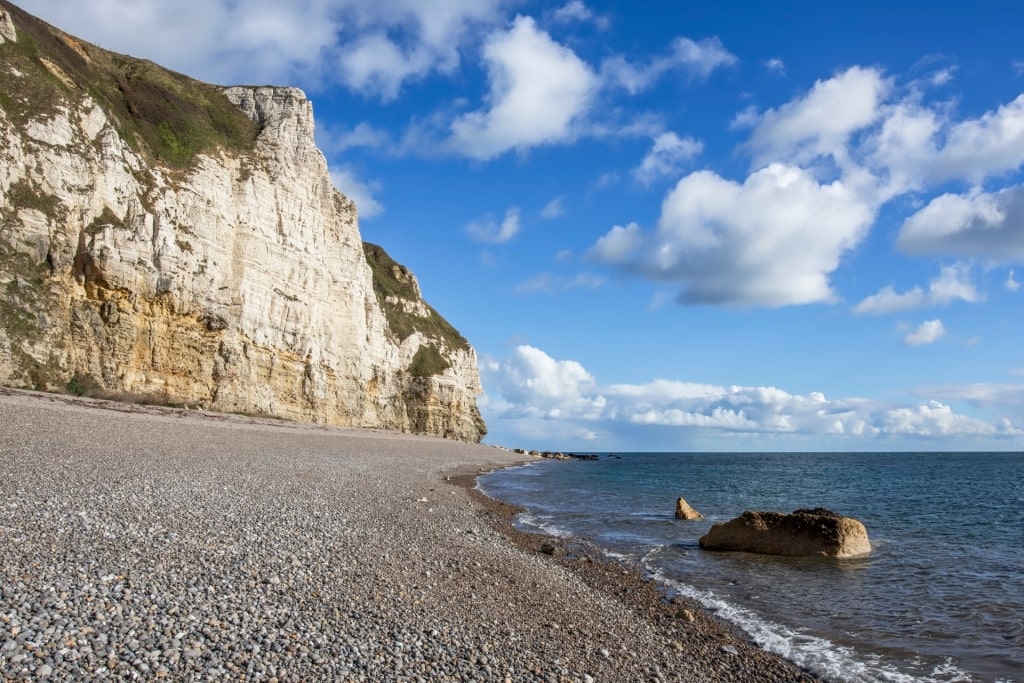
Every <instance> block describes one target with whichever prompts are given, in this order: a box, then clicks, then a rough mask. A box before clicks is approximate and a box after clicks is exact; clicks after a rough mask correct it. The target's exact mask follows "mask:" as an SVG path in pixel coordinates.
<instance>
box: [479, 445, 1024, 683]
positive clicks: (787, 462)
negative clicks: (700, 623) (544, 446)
mask: <svg viewBox="0 0 1024 683" xmlns="http://www.w3.org/2000/svg"><path fill="white" fill-rule="evenodd" d="M480 488H481V489H483V491H484V492H485V493H487V494H488V495H490V496H492V497H494V498H498V499H500V500H504V501H508V502H511V503H516V504H518V505H521V506H523V507H524V508H526V509H527V512H526V513H524V514H522V515H520V516H519V518H518V520H517V522H518V524H519V525H520V526H521V527H522V528H524V529H527V530H534V531H543V532H546V533H550V534H556V535H564V536H573V537H577V538H581V539H585V540H587V541H590V542H591V543H593V544H595V545H596V546H598V547H600V548H602V549H603V550H605V551H606V552H608V553H609V554H611V555H613V556H616V557H620V558H622V559H623V560H624V561H626V562H630V563H635V564H637V565H640V566H642V567H643V568H644V569H645V570H647V571H648V572H649V573H650V574H651V575H652V576H653V577H655V578H656V579H657V580H658V581H660V582H662V583H664V584H665V585H666V586H667V587H669V588H670V589H671V590H674V591H678V592H679V593H682V594H684V595H686V596H690V597H693V598H695V599H697V600H698V601H700V602H701V603H703V604H704V605H705V606H706V607H708V608H709V609H711V610H713V611H715V612H716V613H717V614H718V615H719V616H721V617H723V618H725V619H727V620H729V621H732V622H734V623H736V624H738V625H739V626H741V627H742V628H743V629H744V630H745V631H747V632H748V633H749V634H750V635H751V637H752V638H753V639H754V640H755V641H756V642H757V643H758V644H759V645H760V646H761V647H763V648H765V649H767V650H770V651H772V652H776V653H778V654H781V655H783V656H785V657H787V658H789V659H791V660H793V661H795V662H796V663H798V664H800V665H801V666H804V667H806V668H808V669H810V670H812V671H814V672H815V673H817V674H818V675H820V676H822V677H824V678H826V679H827V680H831V681H941V682H944V683H950V682H953V681H1001V682H1008V681H1014V682H1016V683H1024V453H743V454H729V453H631V454H622V455H621V456H617V457H611V456H607V455H602V456H601V458H600V460H598V461H596V462H584V461H557V460H544V461H539V462H536V463H532V464H530V465H527V466H524V467H516V468H510V469H505V470H499V471H497V472H493V473H491V474H489V475H487V476H485V477H483V478H482V479H481V480H480ZM679 496H682V497H684V498H686V500H687V502H689V503H690V504H691V505H692V506H693V507H694V508H696V509H697V510H699V511H700V512H702V513H703V514H704V515H705V517H706V519H705V520H702V521H695V522H687V521H682V520H676V519H675V518H674V511H675V500H676V498H677V497H679ZM807 507H827V508H829V509H831V510H834V511H835V512H838V513H840V514H844V515H847V516H850V517H855V518H857V519H859V520H861V521H862V522H863V523H864V524H865V526H866V527H867V529H868V535H869V536H870V538H871V543H872V546H873V551H872V553H871V554H870V556H867V557H864V558H857V559H848V560H835V559H831V560H829V559H823V558H815V559H793V558H779V557H770V556H764V555H753V554H747V553H722V552H710V551H703V550H701V549H700V548H699V546H698V544H697V539H698V538H699V537H700V536H701V535H702V534H704V533H705V532H706V531H707V530H708V528H710V526H711V525H712V524H713V523H715V522H723V521H727V520H729V519H732V518H733V517H735V516H737V515H739V514H740V513H741V512H743V511H744V510H777V511H782V512H792V511H793V510H796V509H798V508H807Z"/></svg>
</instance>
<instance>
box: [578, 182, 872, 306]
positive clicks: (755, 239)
mask: <svg viewBox="0 0 1024 683" xmlns="http://www.w3.org/2000/svg"><path fill="white" fill-rule="evenodd" d="M873 219H874V212H873V209H872V207H870V206H869V205H867V204H866V203H864V202H863V201H862V200H861V199H860V198H858V197H857V196H856V195H855V193H853V192H852V191H851V190H850V189H849V188H847V187H846V186H845V185H844V184H843V183H842V182H841V181H838V180H837V181H834V182H832V183H829V184H821V183H819V182H818V181H816V180H815V179H814V178H813V177H811V175H810V174H809V173H808V172H806V171H804V170H802V169H800V168H795V167H792V166H786V165H783V164H772V165H771V166H768V167H766V168H764V169H761V170H760V171H757V172H756V173H754V174H752V175H751V176H750V177H748V178H747V179H746V181H745V182H744V183H743V184H742V185H741V184H739V183H736V182H733V181H730V180H726V179H724V178H722V177H720V176H718V175H716V174H715V173H712V172H710V171H699V172H696V173H692V174H690V175H688V176H686V177H685V178H683V179H682V180H680V181H679V183H678V185H676V187H675V188H674V189H673V190H672V191H670V192H669V193H668V195H667V196H666V197H665V200H664V202H663V204H662V209H661V217H660V219H659V221H658V229H657V231H656V232H655V233H654V234H650V235H648V234H644V233H643V232H642V231H641V229H640V228H639V227H638V226H637V225H636V224H630V225H628V226H626V227H621V226H616V227H614V228H613V229H612V230H611V231H609V232H608V233H607V234H606V235H605V236H604V237H602V238H601V239H600V240H598V242H597V243H596V244H595V245H594V247H593V248H592V249H591V251H590V252H589V256H590V257H591V258H592V259H595V260H598V261H603V262H606V263H609V264H612V265H614V266H617V267H619V268H621V269H623V270H626V271H629V272H635V273H639V274H641V275H642V276H644V277H646V278H648V279H651V280H654V281H658V282H674V283H678V284H679V285H681V286H682V288H683V289H682V293H681V294H680V297H679V298H680V301H681V302H683V303H693V304H697V303H701V304H724V305H738V306H749V305H754V306H768V307H776V306H787V305H795V304H807V303H815V302H827V301H832V300H833V299H834V298H835V297H834V293H833V291H832V288H831V287H830V285H829V274H830V273H832V271H834V270H835V269H836V268H837V267H838V265H839V259H840V257H841V256H842V254H843V253H844V252H845V251H846V250H848V249H850V248H852V247H853V246H855V245H856V244H857V243H859V242H860V240H861V239H862V238H863V237H864V235H865V233H866V231H867V229H868V227H869V225H870V224H871V222H872V220H873Z"/></svg>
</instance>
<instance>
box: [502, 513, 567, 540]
mask: <svg viewBox="0 0 1024 683" xmlns="http://www.w3.org/2000/svg"><path fill="white" fill-rule="evenodd" d="M515 523H516V525H517V526H520V527H528V528H527V530H528V531H529V530H535V531H540V532H541V533H545V534H547V535H548V536H557V537H558V538H568V537H570V536H572V534H571V533H569V531H567V530H566V529H563V528H562V527H560V526H558V525H557V524H555V523H554V522H552V521H551V520H548V519H542V518H541V517H538V516H537V515H534V514H531V513H529V512H521V513H519V514H518V515H516V517H515Z"/></svg>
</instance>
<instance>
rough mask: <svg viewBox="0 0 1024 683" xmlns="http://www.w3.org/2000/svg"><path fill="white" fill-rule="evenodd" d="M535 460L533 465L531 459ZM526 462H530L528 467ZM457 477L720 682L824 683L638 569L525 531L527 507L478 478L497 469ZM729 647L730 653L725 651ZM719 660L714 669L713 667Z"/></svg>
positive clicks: (523, 544) (524, 541) (502, 526)
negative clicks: (518, 519) (496, 494)
mask: <svg viewBox="0 0 1024 683" xmlns="http://www.w3.org/2000/svg"><path fill="white" fill-rule="evenodd" d="M527 462H530V461H527ZM524 464H525V463H524ZM516 466H517V465H506V466H502V467H497V468H492V469H490V470H487V471H482V472H477V473H474V474H468V473H462V474H460V475H458V476H456V477H453V478H452V481H453V482H454V483H456V484H457V485H459V486H461V487H463V488H464V489H466V491H467V493H468V495H469V497H470V498H471V499H472V500H473V501H474V503H475V504H476V505H478V506H479V507H480V509H481V510H482V512H483V514H484V516H485V519H486V520H487V522H488V523H489V524H490V525H491V526H492V528H494V529H495V530H496V531H498V532H499V533H501V534H502V535H503V536H504V537H505V538H506V539H508V541H509V542H510V543H512V544H513V545H514V546H515V547H517V548H519V549H520V550H522V551H524V552H527V553H533V554H538V555H542V556H546V560H547V561H549V562H552V563H554V564H556V565H557V566H560V567H562V568H564V569H566V570H568V571H569V572H572V573H573V574H575V575H576V576H578V577H580V578H581V579H582V580H583V581H584V583H585V584H586V585H588V586H589V587H590V588H591V589H593V590H595V591H598V592H601V593H603V594H605V595H608V596H610V597H611V598H613V599H615V600H618V601H620V602H622V603H623V604H624V605H625V606H626V607H627V608H628V609H630V610H632V611H634V612H635V613H637V614H639V615H640V616H641V617H642V618H643V619H645V620H646V621H648V622H649V623H651V624H653V625H654V626H655V627H656V628H658V629H659V630H661V631H663V632H664V634H665V635H666V637H667V638H668V639H669V640H670V641H671V645H672V649H673V650H675V651H676V652H677V653H678V655H679V656H681V657H683V658H686V659H690V660H692V661H703V662H705V663H707V664H708V666H709V668H712V666H713V669H712V670H711V671H709V674H710V675H718V676H721V678H720V679H719V680H738V681H793V682H794V683H797V682H799V683H822V681H823V679H821V678H820V677H818V676H816V675H815V674H814V673H812V672H810V671H806V670H804V669H802V668H801V667H799V666H797V665H796V664H794V663H793V662H791V661H789V660H787V659H785V658H784V657H781V656H780V655H776V654H774V653H771V652H768V651H766V650H764V649H762V648H761V647H759V646H758V645H757V644H756V643H754V642H753V640H752V639H751V638H750V636H749V635H748V634H747V633H745V632H744V631H743V630H742V629H741V628H740V627H738V626H736V625H735V624H733V623H731V622H728V621H726V620H724V619H721V618H720V617H718V616H716V615H715V614H714V613H713V612H712V611H711V610H708V609H707V608H706V607H704V606H703V605H701V604H700V603H699V602H697V601H696V600H693V599H691V598H687V597H684V596H680V595H675V596H670V595H669V593H670V589H668V588H667V587H665V586H662V585H660V584H658V583H657V582H656V581H655V580H654V579H651V578H649V577H647V576H645V575H644V574H643V572H642V571H640V570H639V569H638V568H636V567H632V566H628V565H626V564H624V563H622V562H620V561H618V560H615V559H612V558H606V557H602V552H601V551H600V549H598V548H596V547H594V546H592V545H591V544H589V543H587V542H585V541H581V540H578V539H574V538H562V537H558V536H552V535H548V534H543V533H534V532H529V531H523V530H521V529H519V528H517V527H516V526H515V516H516V515H518V514H519V513H521V512H524V511H525V509H524V508H522V507H520V506H518V505H514V504H512V503H506V502H504V501H501V500H498V499H495V498H491V497H490V496H488V495H487V494H486V493H484V492H483V491H482V490H480V488H479V487H478V486H477V479H478V478H479V477H482V476H485V475H486V474H488V473H489V472H491V471H494V470H495V469H503V468H504V467H516ZM724 648H725V649H724ZM712 662H714V665H712V664H711V663H712Z"/></svg>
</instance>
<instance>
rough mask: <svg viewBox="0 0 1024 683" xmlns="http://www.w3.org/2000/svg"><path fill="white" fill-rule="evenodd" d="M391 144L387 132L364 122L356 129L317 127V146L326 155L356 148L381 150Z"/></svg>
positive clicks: (357, 125) (319, 125)
mask: <svg viewBox="0 0 1024 683" xmlns="http://www.w3.org/2000/svg"><path fill="white" fill-rule="evenodd" d="M390 142H391V136H390V135H389V134H388V132H387V131H385V130H382V129H380V128H377V127H376V126H374V125H373V124H371V123H366V122H362V123H359V124H356V126H355V128H352V129H348V128H343V127H340V126H325V125H321V124H319V123H318V124H317V126H316V144H317V146H318V147H319V148H320V149H321V150H322V151H323V152H324V153H325V154H332V153H340V152H344V151H345V150H348V149H352V148H355V147H367V148H380V147H385V146H387V145H388V144H390Z"/></svg>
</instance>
